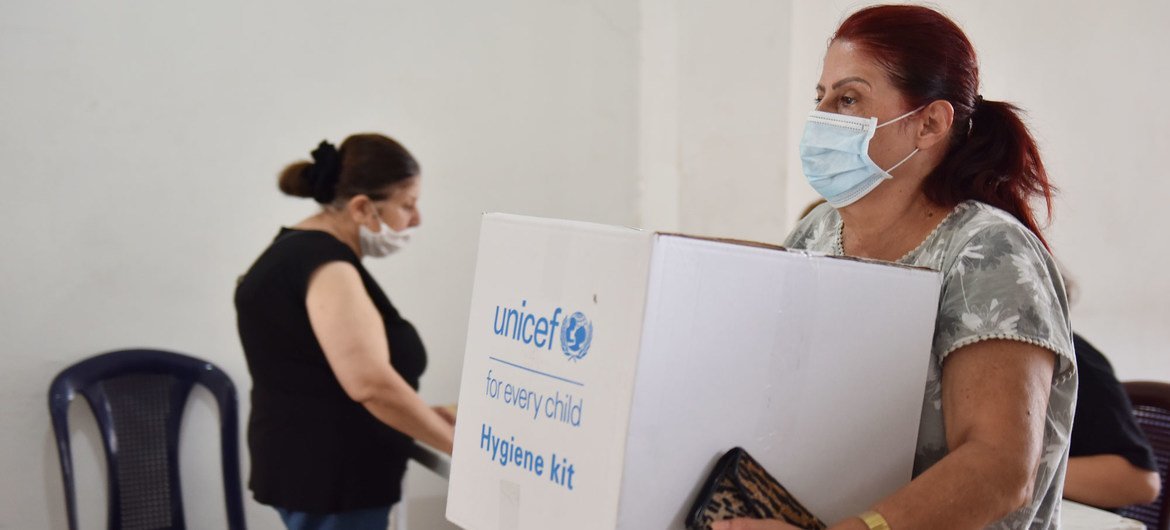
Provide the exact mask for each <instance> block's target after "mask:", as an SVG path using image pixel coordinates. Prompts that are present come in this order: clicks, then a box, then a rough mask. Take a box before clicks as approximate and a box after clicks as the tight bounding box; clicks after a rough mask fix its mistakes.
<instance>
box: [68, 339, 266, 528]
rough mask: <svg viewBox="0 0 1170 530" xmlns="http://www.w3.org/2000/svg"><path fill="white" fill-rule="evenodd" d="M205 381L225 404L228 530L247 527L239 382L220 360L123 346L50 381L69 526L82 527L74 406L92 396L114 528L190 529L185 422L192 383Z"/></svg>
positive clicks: (222, 442)
mask: <svg viewBox="0 0 1170 530" xmlns="http://www.w3.org/2000/svg"><path fill="white" fill-rule="evenodd" d="M195 383H199V384H201V385H203V386H205V387H207V389H208V390H210V391H211V393H212V394H213V395H214V396H215V401H216V403H217V405H218V408H219V424H220V447H221V449H222V459H223V487H224V497H225V499H226V501H227V528H229V529H231V530H244V505H243V497H242V493H241V487H240V463H239V439H238V437H239V425H238V419H237V413H236V409H237V404H236V402H237V400H236V389H235V385H233V384H232V381H231V379H230V378H229V377H228V376H227V374H226V373H224V372H223V370H221V369H219V368H218V367H216V366H215V365H213V364H211V363H209V362H206V361H202V360H199V359H196V358H194V357H188V356H186V355H180V354H177V353H171V352H165V351H158V350H121V351H115V352H110V353H105V354H101V355H97V356H94V357H90V358H88V359H85V360H83V361H80V362H78V363H77V364H74V365H73V366H70V367H68V368H66V369H64V370H62V371H61V373H60V374H58V375H57V377H56V378H54V379H53V383H52V385H50V387H49V413H50V415H51V416H52V419H53V431H54V432H55V433H56V436H57V451H58V453H59V455H60V458H61V475H62V478H63V479H64V484H65V504H66V507H67V509H68V515H69V528H70V530H76V528H77V507H76V494H75V492H74V484H73V459H72V456H71V452H70V446H69V424H68V413H69V404H70V403H71V402H72V401H73V397H74V396H75V395H77V394H81V395H82V396H85V399H86V401H87V402H88V403H89V406H90V409H91V410H92V411H93V413H94V416H95V418H96V419H97V425H98V428H99V429H100V430H101V433H102V442H103V445H104V447H105V454H106V470H107V479H108V484H109V489H108V500H109V508H108V514H109V519H108V526H107V527H108V528H109V529H110V530H135V529H160V528H169V529H179V530H182V529H185V528H186V526H187V525H186V522H185V519H184V516H183V495H182V491H181V489H180V481H179V426H180V424H181V420H182V415H183V409H184V408H185V406H186V404H187V398H188V396H189V395H190V392H191V387H192V386H193V385H194V384H195Z"/></svg>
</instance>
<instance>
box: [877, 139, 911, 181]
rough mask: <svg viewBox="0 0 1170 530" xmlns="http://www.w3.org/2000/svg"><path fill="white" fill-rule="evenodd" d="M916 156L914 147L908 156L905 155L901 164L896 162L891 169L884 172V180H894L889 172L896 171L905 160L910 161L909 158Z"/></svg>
mask: <svg viewBox="0 0 1170 530" xmlns="http://www.w3.org/2000/svg"><path fill="white" fill-rule="evenodd" d="M916 154H918V148H917V147H915V148H914V150H913V151H911V152H910V154H908V155H906V158H903V159H902V161H901V162H898V163H897V164H894V167H891V168H890V169H887V170H885V174H886V180H889V179H892V178H894V176H893V175H891V174H890V172H891V171H893V170H895V169H898V166H900V165H902V164H905V163H906V161H907V160H910V157H912V156H914V155H916Z"/></svg>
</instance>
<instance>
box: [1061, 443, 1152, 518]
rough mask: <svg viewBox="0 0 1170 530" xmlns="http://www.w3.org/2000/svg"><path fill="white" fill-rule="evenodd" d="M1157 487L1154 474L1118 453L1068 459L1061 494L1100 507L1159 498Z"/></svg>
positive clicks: (1140, 502)
mask: <svg viewBox="0 0 1170 530" xmlns="http://www.w3.org/2000/svg"><path fill="white" fill-rule="evenodd" d="M1160 489H1161V488H1160V484H1159V481H1158V474H1157V473H1155V472H1153V471H1149V470H1146V469H1142V468H1139V467H1137V466H1134V465H1133V464H1131V463H1129V461H1128V460H1126V459H1125V458H1122V457H1121V456H1118V455H1112V454H1104V455H1093V456H1079V457H1076V458H1070V459H1068V474H1067V475H1065V479H1064V496H1065V497H1066V498H1068V499H1071V500H1074V501H1077V502H1080V503H1084V504H1090V505H1093V506H1099V507H1101V508H1117V507H1120V506H1128V505H1130V504H1145V503H1148V502H1153V501H1154V499H1156V498H1158V492H1159V490H1160Z"/></svg>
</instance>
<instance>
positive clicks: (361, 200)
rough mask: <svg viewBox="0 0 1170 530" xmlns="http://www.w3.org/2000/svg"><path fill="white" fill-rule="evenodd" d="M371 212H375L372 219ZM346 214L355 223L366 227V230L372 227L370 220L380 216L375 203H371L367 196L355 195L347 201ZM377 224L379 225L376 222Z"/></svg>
mask: <svg viewBox="0 0 1170 530" xmlns="http://www.w3.org/2000/svg"><path fill="white" fill-rule="evenodd" d="M371 210H373V211H374V215H373V216H372V217H371V216H370V211H371ZM345 213H346V215H348V216H349V218H350V220H352V221H353V222H354V223H356V224H359V225H366V228H369V227H370V225H369V223H370V219H376V218H377V216H378V214H377V209H376V208H375V207H374V201H371V200H370V198H369V197H368V196H366V195H354V196H353V197H350V199H349V200H348V201H345ZM375 224H377V222H376V221H375Z"/></svg>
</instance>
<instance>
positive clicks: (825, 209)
mask: <svg viewBox="0 0 1170 530" xmlns="http://www.w3.org/2000/svg"><path fill="white" fill-rule="evenodd" d="M840 220H841V217H840V215H839V214H838V213H837V209H836V208H833V207H832V206H831V205H829V204H828V203H821V204H820V205H819V206H817V207H816V208H813V210H812V211H811V212H809V213H808V215H805V216H804V217H802V218H801V219H800V221H798V222H797V223H796V228H793V229H792V232H789V234H788V237H787V238H785V239H784V246H785V247H787V248H791V249H800V250H815V251H818V252H827V253H832V252H833V251H834V249H833V247H834V246H835V243H836V241H837V238H836V235H837V230H838V229H839V228H840V227H839V224H840Z"/></svg>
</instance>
